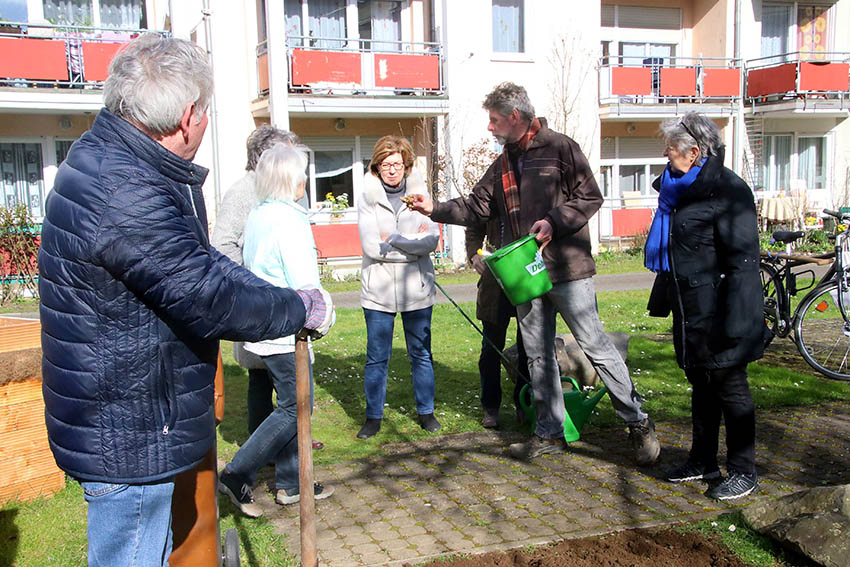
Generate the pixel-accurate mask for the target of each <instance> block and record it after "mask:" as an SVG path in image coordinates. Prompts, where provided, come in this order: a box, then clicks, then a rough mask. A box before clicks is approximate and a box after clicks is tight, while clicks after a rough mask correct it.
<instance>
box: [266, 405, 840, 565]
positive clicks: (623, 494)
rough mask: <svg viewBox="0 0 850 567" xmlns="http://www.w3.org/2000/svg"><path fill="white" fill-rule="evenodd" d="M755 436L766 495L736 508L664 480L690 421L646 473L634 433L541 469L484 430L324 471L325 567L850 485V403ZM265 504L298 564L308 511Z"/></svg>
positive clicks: (680, 454) (806, 413) (780, 413)
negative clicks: (633, 444)
mask: <svg viewBox="0 0 850 567" xmlns="http://www.w3.org/2000/svg"><path fill="white" fill-rule="evenodd" d="M757 426H758V434H757V435H758V445H757V447H756V459H757V463H756V464H757V468H758V472H759V475H760V490H759V492H758V493H757V494H756V495H753V496H751V497H749V498H746V499H744V500H742V501H740V502H737V503H736V502H733V503H718V502H716V501H713V500H709V499H708V498H706V497H705V496H703V494H702V492H703V491H704V490H705V485H704V484H702V483H687V484H682V485H674V484H670V483H667V482H664V481H663V480H662V479H661V474H662V473H663V471H664V470H666V469H667V468H669V467H670V466H671V465H675V464H678V463H679V462H681V460H683V459H684V458H685V456H686V454H687V449H688V446H689V440H690V423H689V422H687V421H680V422H672V423H659V424H657V428H658V436H659V439H660V440H661V443H662V447H663V450H662V453H661V459H660V461H659V463H658V464H657V465H656V466H654V467H651V468H646V469H640V468H636V467H634V466H633V465H632V464H631V461H630V451H629V447H628V441H627V435H626V432H625V430H621V429H619V428H609V429H594V428H592V427H589V428H587V429H586V430H585V431H584V433H583V436H582V439H581V440H580V441H577V442H575V443H571V444H570V450H569V451H568V452H567V453H564V454H563V455H554V456H553V455H546V456H543V457H540V458H538V459H535V460H534V461H532V462H531V463H524V462H519V461H516V460H513V459H511V458H510V457H508V456H507V454H506V447H507V446H508V444H509V443H511V442H514V441H517V440H521V439H522V437H521V436H519V435H518V434H517V433H498V432H490V431H483V432H472V433H464V434H459V435H445V436H439V437H434V438H430V439H427V440H421V441H417V442H414V443H409V444H398V445H392V446H388V447H386V451H385V453H386V454H385V455H383V456H380V457H374V458H370V459H365V460H359V461H352V462H346V463H338V464H335V465H329V466H323V467H316V477H317V478H320V479H321V480H322V481H323V482H326V483H329V484H333V485H334V486H335V488H336V493H335V494H334V495H333V496H332V497H331V498H329V499H327V500H322V501H319V502H317V503H316V517H317V535H318V550H319V563H320V564H333V565H334V566H335V567H359V566H366V565H387V564H389V565H393V564H396V565H400V564H403V563H417V562H421V561H425V560H427V559H429V558H433V557H437V556H442V555H449V554H455V553H482V552H486V551H492V550H498V549H507V548H514V547H522V546H525V545H536V544H543V543H548V542H551V541H556V540H560V539H564V538H577V537H585V536H592V535H599V534H603V533H609V532H613V531H617V530H622V529H627V528H635V527H649V526H657V525H661V524H669V523H674V522H681V521H690V520H697V519H701V518H705V517H707V516H714V515H717V514H720V513H722V512H724V511H726V510H729V509H734V508H735V507H739V506H743V505H746V504H749V503H752V502H755V501H757V500H759V499H768V498H774V497H778V496H782V495H784V494H788V493H789V492H793V491H796V490H799V489H801V488H807V487H812V486H820V485H831V484H843V483H848V482H850V402H841V403H831V404H824V405H819V406H806V407H797V408H790V409H781V410H773V411H770V412H760V413H758V414H757ZM722 442H723V441H722V439H721V443H722ZM721 463H722V460H721ZM258 492H260V491H259V490H258ZM258 502H259V503H260V505H261V506H263V508H264V510H265V512H266V515H267V517H268V518H270V519H271V521H272V523H273V525H274V526H275V528H276V529H277V530H278V531H279V532H280V533H282V534H284V535H286V536H287V545H288V551H289V552H291V553H293V554H296V555H297V554H298V552H299V544H300V542H299V535H298V534H299V529H300V527H299V519H298V506H297V505H296V506H288V507H280V506H277V505H275V504H274V503H273V501H272V500H271V499H269V498H264V497H260V498H258Z"/></svg>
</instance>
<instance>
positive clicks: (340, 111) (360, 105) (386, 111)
mask: <svg viewBox="0 0 850 567" xmlns="http://www.w3.org/2000/svg"><path fill="white" fill-rule="evenodd" d="M287 110H288V111H289V115H290V116H292V117H299V118H327V117H329V116H333V117H337V118H364V117H367V116H373V117H381V118H383V117H397V118H420V117H423V116H442V115H445V114H448V112H449V99H448V97H447V96H427V97H423V96H405V95H393V96H335V95H320V96H317V95H292V94H290V95H289V96H288V97H287ZM251 112H252V114H253V115H254V116H255V117H268V116H269V101H268V98H262V99H257V100H255V101H254V102H253V103H252V104H251Z"/></svg>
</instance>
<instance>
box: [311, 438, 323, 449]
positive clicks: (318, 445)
mask: <svg viewBox="0 0 850 567" xmlns="http://www.w3.org/2000/svg"><path fill="white" fill-rule="evenodd" d="M324 448H325V444H324V443H322V442H321V441H316V440H315V439H313V450H314V451H318V450H319V449H324Z"/></svg>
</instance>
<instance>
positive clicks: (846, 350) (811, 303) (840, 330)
mask: <svg viewBox="0 0 850 567" xmlns="http://www.w3.org/2000/svg"><path fill="white" fill-rule="evenodd" d="M845 293H846V292H845ZM848 303H850V301H848ZM794 338H795V342H796V343H797V349H798V350H799V351H800V354H801V355H802V356H803V359H805V361H806V362H808V363H809V365H810V366H811V367H812V368H814V369H815V370H817V371H818V372H820V373H821V374H823V375H824V376H827V377H828V378H833V379H836V380H850V325H848V324H847V323H846V322H845V321H844V317H842V315H841V309H840V308H839V307H838V284H837V283H836V282H829V283H826V284H823V285H820V286H818V287H816V288H815V289H814V290H812V291H811V292H809V293H808V294H807V295H806V297H805V298H804V299H803V302H802V303H801V304H800V307H799V308H798V310H797V318H796V324H795V326H794Z"/></svg>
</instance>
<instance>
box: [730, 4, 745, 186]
mask: <svg viewBox="0 0 850 567" xmlns="http://www.w3.org/2000/svg"><path fill="white" fill-rule="evenodd" d="M733 56H734V58H735V59H736V60H737V61H738V64H739V65H740V66H741V79H740V80H739V83H738V84H739V85H740V87H739V88H740V95H741V96H740V97H739V98H738V108H737V112H736V116H735V128H734V130H733V135H734V147H733V148H732V149H733V156H734V159H735V163H734V164H733V166H732V169H733V170H734V171H735V172H736V173H738V174H741V173H744V160H743V155H744V130H745V128H744V71H745V69H744V65H743V61H741V0H735V47H734V55H733Z"/></svg>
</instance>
